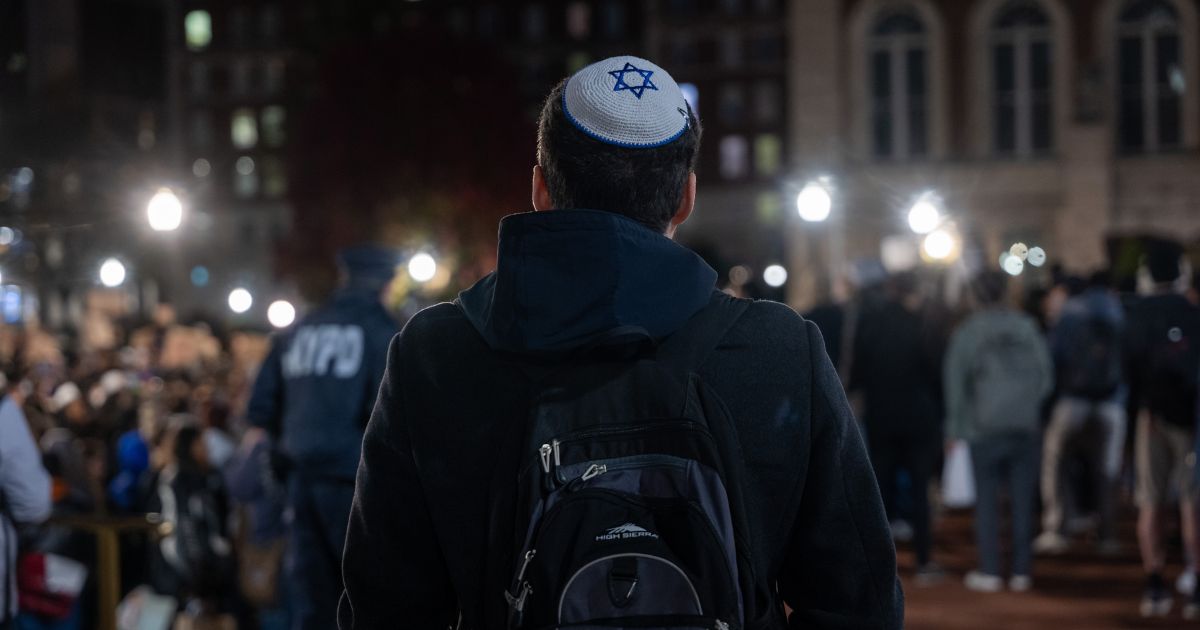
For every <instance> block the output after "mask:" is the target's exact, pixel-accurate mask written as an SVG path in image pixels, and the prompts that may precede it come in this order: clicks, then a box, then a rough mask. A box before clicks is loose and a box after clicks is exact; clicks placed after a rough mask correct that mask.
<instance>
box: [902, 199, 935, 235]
mask: <svg viewBox="0 0 1200 630" xmlns="http://www.w3.org/2000/svg"><path fill="white" fill-rule="evenodd" d="M941 222H942V213H941V211H940V210H938V207H937V205H936V204H935V203H934V202H933V200H931V199H930V198H929V196H928V195H926V196H923V197H921V198H920V199H918V200H917V201H916V202H915V203H913V205H912V208H910V209H909V210H908V227H909V228H910V229H911V230H912V231H913V232H916V233H917V234H928V233H930V232H932V231H934V230H936V229H937V226H938V224H939V223H941Z"/></svg>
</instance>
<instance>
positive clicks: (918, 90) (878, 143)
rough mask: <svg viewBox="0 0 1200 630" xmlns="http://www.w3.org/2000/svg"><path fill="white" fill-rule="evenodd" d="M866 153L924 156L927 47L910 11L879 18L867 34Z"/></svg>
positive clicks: (921, 27)
mask: <svg viewBox="0 0 1200 630" xmlns="http://www.w3.org/2000/svg"><path fill="white" fill-rule="evenodd" d="M869 50H870V60H869V62H868V63H869V64H870V67H869V76H870V81H871V84H870V94H871V151H872V153H873V154H874V155H875V157H878V158H907V157H921V156H924V155H927V154H928V153H929V42H928V33H927V30H926V28H925V24H924V23H922V21H921V19H920V17H918V15H917V13H916V12H915V11H913V10H911V9H907V8H905V9H900V10H893V11H886V12H884V13H882V14H881V15H880V16H879V17H878V19H876V20H875V23H874V25H873V27H872V28H871V31H870V46H869Z"/></svg>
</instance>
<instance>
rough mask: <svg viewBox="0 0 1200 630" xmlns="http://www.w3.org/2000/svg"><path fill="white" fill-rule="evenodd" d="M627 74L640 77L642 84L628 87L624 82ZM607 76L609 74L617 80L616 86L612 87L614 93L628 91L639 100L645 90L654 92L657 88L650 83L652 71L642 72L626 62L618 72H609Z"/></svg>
mask: <svg viewBox="0 0 1200 630" xmlns="http://www.w3.org/2000/svg"><path fill="white" fill-rule="evenodd" d="M627 72H633V73H635V74H640V75H641V76H642V84H641V85H629V84H628V83H626V82H625V74H626V73H627ZM609 74H611V75H612V76H613V77H614V78H615V79H616V80H617V84H616V85H614V86H613V91H614V92H620V91H621V90H629V91H630V92H633V95H634V96H636V97H638V98H639V99H640V98H642V92H645V91H646V90H654V91H656V92H657V91H658V86H657V85H654V83H653V82H651V81H650V75H652V74H654V71H653V70H642V69H641V68H639V67H637V66H635V65H633V64H631V63H629V62H628V61H627V62H625V67H624V68H621V69H620V70H613V71H611V72H609Z"/></svg>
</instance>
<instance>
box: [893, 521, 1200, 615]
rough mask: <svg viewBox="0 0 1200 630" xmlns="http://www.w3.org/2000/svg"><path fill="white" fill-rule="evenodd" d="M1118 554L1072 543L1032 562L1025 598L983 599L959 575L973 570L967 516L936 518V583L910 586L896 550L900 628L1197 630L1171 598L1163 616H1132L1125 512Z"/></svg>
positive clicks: (1135, 579)
mask: <svg viewBox="0 0 1200 630" xmlns="http://www.w3.org/2000/svg"><path fill="white" fill-rule="evenodd" d="M1121 535H1122V542H1123V543H1124V544H1125V548H1124V549H1123V551H1122V553H1120V554H1119V555H1117V556H1115V557H1112V558H1106V557H1101V556H1100V555H1099V554H1097V553H1096V552H1095V551H1094V549H1093V548H1092V546H1091V545H1088V544H1079V545H1077V547H1078V548H1077V549H1074V550H1073V551H1072V552H1071V553H1068V554H1066V555H1063V556H1058V557H1053V558H1042V557H1039V558H1037V561H1036V564H1035V567H1034V589H1033V591H1032V592H1031V593H1025V594H1015V593H1007V592H1004V593H997V594H994V595H984V594H979V593H974V592H972V591H968V590H967V589H966V588H964V587H963V585H962V576H963V575H964V574H965V573H966V572H967V571H968V570H970V569H971V568H972V567H973V566H974V562H975V550H974V544H973V543H972V533H971V518H970V513H969V512H965V513H963V512H954V513H949V514H947V515H944V516H943V517H941V518H939V520H938V524H937V539H936V543H937V545H936V550H935V558H936V560H937V562H938V563H939V564H941V565H942V566H944V567H945V568H946V569H947V573H948V575H947V578H946V579H945V580H944V581H942V582H941V583H939V584H937V585H935V586H930V587H925V588H918V587H917V586H916V585H915V584H914V583H913V579H912V572H913V569H914V566H915V560H914V558H913V554H912V552H911V548H910V547H909V546H907V545H903V544H902V545H900V573H901V576H902V578H903V580H904V590H905V595H906V599H907V616H906V619H907V621H906V626H905V627H906V628H910V629H912V630H949V629H951V628H953V629H964V628H969V629H975V628H979V629H989V628H1009V629H1013V630H1034V629H1043V628H1044V629H1053V630H1103V629H1109V628H1198V629H1200V622H1185V621H1184V620H1183V617H1182V616H1181V614H1180V611H1181V609H1182V606H1183V603H1184V600H1183V598H1182V597H1179V598H1177V599H1176V604H1175V608H1174V610H1172V611H1171V615H1170V616H1168V617H1167V618H1165V619H1162V620H1152V621H1148V620H1145V619H1142V618H1141V617H1140V616H1139V615H1138V611H1137V607H1138V600H1139V598H1140V596H1141V588H1142V580H1143V577H1142V571H1141V568H1140V564H1139V561H1138V554H1137V547H1136V544H1135V538H1134V523H1133V514H1132V512H1128V513H1126V514H1124V515H1123V519H1122V534H1121ZM1179 553H1180V551H1179V548H1178V546H1177V545H1174V546H1173V547H1172V559H1173V563H1174V564H1173V565H1172V566H1171V567H1170V569H1169V571H1168V573H1167V577H1168V578H1169V579H1170V580H1171V581H1172V582H1173V581H1174V578H1175V576H1176V575H1177V574H1178V572H1179Z"/></svg>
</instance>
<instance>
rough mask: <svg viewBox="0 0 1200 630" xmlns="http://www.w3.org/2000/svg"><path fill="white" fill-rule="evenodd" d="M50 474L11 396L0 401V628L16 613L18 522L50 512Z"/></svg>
mask: <svg viewBox="0 0 1200 630" xmlns="http://www.w3.org/2000/svg"><path fill="white" fill-rule="evenodd" d="M50 507H51V498H50V475H49V474H48V473H47V472H46V469H45V468H44V467H43V466H42V454H41V452H40V451H39V450H38V447H37V444H36V443H35V442H34V441H33V435H32V434H31V433H30V432H29V424H28V423H27V422H26V420H25V414H24V413H23V412H22V411H21V407H20V405H18V404H17V402H16V401H15V400H13V399H12V397H11V396H6V397H4V399H3V401H2V402H0V630H5V629H7V628H9V627H10V625H11V623H12V619H13V617H15V616H16V614H17V575H16V573H17V566H16V564H17V530H16V525H17V524H18V523H21V524H23V523H39V522H41V521H44V520H46V518H47V517H48V516H50Z"/></svg>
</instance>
